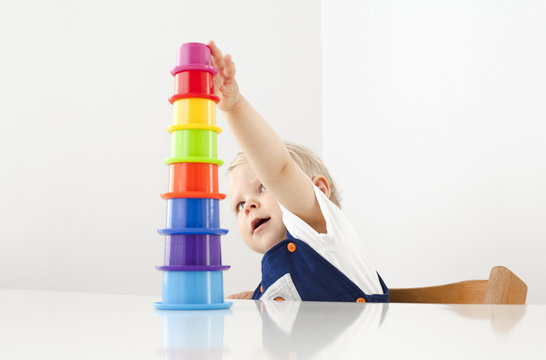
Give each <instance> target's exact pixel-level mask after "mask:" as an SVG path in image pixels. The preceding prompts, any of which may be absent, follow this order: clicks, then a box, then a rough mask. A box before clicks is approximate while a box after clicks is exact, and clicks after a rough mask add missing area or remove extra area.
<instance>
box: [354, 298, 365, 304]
mask: <svg viewBox="0 0 546 360" xmlns="http://www.w3.org/2000/svg"><path fill="white" fill-rule="evenodd" d="M356 302H359V303H365V302H366V300H365V299H364V298H358V299H356Z"/></svg>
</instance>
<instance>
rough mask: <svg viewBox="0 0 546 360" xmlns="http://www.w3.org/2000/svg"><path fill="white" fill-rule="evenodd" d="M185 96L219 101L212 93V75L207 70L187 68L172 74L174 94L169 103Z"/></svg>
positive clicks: (185, 97)
mask: <svg viewBox="0 0 546 360" xmlns="http://www.w3.org/2000/svg"><path fill="white" fill-rule="evenodd" d="M187 98H203V99H210V100H213V101H214V102H219V101H220V98H218V96H216V95H214V82H213V75H212V73H211V72H208V71H199V70H188V71H181V72H179V73H177V74H175V75H174V95H173V96H171V98H170V99H169V101H170V103H171V104H172V103H174V102H175V101H176V100H180V99H187Z"/></svg>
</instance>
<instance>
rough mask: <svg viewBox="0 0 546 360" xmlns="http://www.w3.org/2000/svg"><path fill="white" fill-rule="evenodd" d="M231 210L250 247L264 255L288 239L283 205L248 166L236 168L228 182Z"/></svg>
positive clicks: (245, 164)
mask: <svg viewBox="0 0 546 360" xmlns="http://www.w3.org/2000/svg"><path fill="white" fill-rule="evenodd" d="M228 180H229V181H228V187H229V195H230V198H231V208H232V210H233V212H234V213H235V215H236V216H237V224H238V228H239V233H240V234H241V237H242V238H243V241H244V242H245V243H246V245H247V246H248V247H249V248H251V249H252V250H254V251H256V252H259V253H260V254H264V253H265V252H267V250H269V249H271V248H272V247H273V246H274V245H275V244H277V243H278V242H280V241H282V240H284V239H285V238H286V227H285V226H284V224H283V222H282V212H281V208H280V206H279V203H278V202H277V201H276V200H275V199H274V198H273V195H271V193H269V192H268V191H267V190H266V189H265V188H264V187H263V185H262V184H261V183H260V180H259V179H258V177H256V175H255V174H254V171H253V170H252V168H251V167H250V165H248V164H247V163H244V164H242V165H239V166H237V167H235V168H234V169H233V170H232V171H231V173H230V175H229V179H228Z"/></svg>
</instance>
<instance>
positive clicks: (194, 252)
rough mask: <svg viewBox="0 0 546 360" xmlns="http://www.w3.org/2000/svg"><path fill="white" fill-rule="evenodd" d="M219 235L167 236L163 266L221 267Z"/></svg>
mask: <svg viewBox="0 0 546 360" xmlns="http://www.w3.org/2000/svg"><path fill="white" fill-rule="evenodd" d="M221 264H222V255H221V248H220V235H207V234H195V235H167V236H166V237H165V265H221Z"/></svg>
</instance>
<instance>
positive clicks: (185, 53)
mask: <svg viewBox="0 0 546 360" xmlns="http://www.w3.org/2000/svg"><path fill="white" fill-rule="evenodd" d="M185 70H203V71H208V72H210V73H212V74H213V75H215V74H216V73H217V72H218V71H217V70H216V68H215V67H214V66H212V53H211V51H210V48H209V47H208V46H207V45H206V44H202V43H185V44H182V46H180V48H179V49H178V54H177V57H176V66H175V67H174V69H172V70H171V74H172V75H173V76H174V75H175V74H178V73H179V72H181V71H185Z"/></svg>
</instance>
